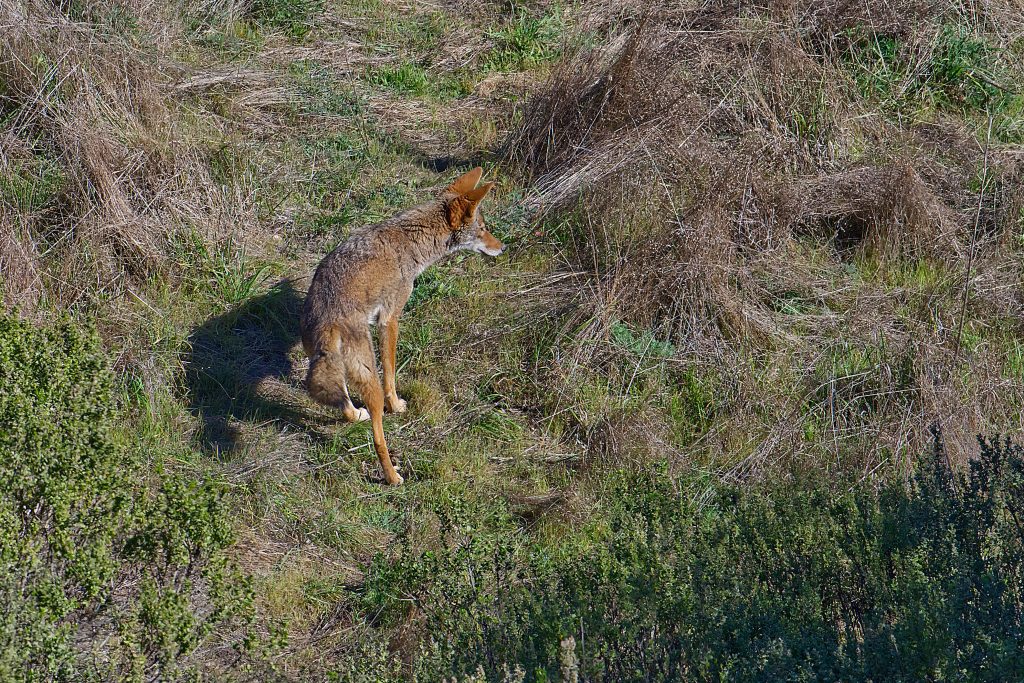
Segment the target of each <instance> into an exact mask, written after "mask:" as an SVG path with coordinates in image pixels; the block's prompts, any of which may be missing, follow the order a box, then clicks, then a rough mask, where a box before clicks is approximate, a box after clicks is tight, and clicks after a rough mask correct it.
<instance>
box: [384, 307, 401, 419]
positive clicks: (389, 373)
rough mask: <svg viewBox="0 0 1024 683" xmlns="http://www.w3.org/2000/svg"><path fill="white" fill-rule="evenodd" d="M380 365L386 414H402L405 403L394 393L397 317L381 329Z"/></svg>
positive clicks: (392, 317) (394, 316)
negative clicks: (382, 370)
mask: <svg viewBox="0 0 1024 683" xmlns="http://www.w3.org/2000/svg"><path fill="white" fill-rule="evenodd" d="M380 336H381V344H380V364H381V367H382V368H383V369H384V407H385V408H386V409H387V410H388V412H392V413H404V412H405V409H406V402H405V401H404V400H402V399H400V398H398V393H397V392H396V391H395V356H396V354H397V353H398V315H397V314H395V315H393V316H391V317H390V318H389V319H388V320H387V321H386V322H385V323H384V325H383V326H382V327H381V334H380Z"/></svg>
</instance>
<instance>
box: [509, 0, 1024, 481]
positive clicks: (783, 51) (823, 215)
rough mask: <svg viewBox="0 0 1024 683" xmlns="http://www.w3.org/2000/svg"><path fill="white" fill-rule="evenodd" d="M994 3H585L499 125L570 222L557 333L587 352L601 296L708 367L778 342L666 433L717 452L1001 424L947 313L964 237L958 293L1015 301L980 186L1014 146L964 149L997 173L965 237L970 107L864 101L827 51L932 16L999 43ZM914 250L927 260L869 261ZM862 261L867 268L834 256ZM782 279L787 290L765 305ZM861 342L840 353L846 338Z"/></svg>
mask: <svg viewBox="0 0 1024 683" xmlns="http://www.w3.org/2000/svg"><path fill="white" fill-rule="evenodd" d="M1011 5H1012V3H1006V4H1005V5H995V4H993V5H989V6H988V7H987V8H986V9H985V10H981V9H976V10H972V11H971V12H969V11H968V10H967V9H963V8H959V7H958V6H954V5H952V4H951V5H940V4H933V3H918V2H906V3H899V2H878V3H839V4H835V3H817V2H793V3H785V4H782V5H779V4H773V5H772V7H771V9H765V8H764V7H761V6H758V5H757V4H752V3H751V4H745V3H739V4H736V3H713V4H711V5H708V4H704V5H701V6H700V7H691V6H688V5H681V6H676V5H667V4H666V5H659V6H657V7H655V8H654V9H641V8H637V7H631V6H626V7H625V8H622V7H617V8H612V7H611V6H605V5H602V6H600V7H591V8H590V10H589V11H590V15H589V17H588V20H589V21H590V24H591V25H592V26H596V27H597V28H598V30H607V31H610V32H612V33H613V34H614V36H613V38H612V39H611V40H610V41H609V44H608V45H607V46H605V47H601V48H598V49H595V50H591V51H584V52H582V53H579V54H577V55H575V56H572V57H570V58H569V59H567V60H566V61H564V62H563V63H562V64H560V65H559V67H558V68H557V69H556V70H555V72H554V73H553V75H552V76H551V78H550V80H549V81H548V83H547V84H546V86H544V87H543V88H542V89H541V91H540V93H539V94H538V95H537V96H536V97H534V98H533V99H532V100H531V101H530V103H529V104H528V105H527V107H526V109H525V111H524V115H523V122H524V123H523V125H522V126H521V127H520V128H519V129H518V130H517V131H516V132H515V133H514V134H513V135H512V136H511V137H510V138H509V140H508V141H507V145H506V148H505V152H506V155H507V158H508V160H509V162H510V164H511V165H512V167H514V168H519V169H522V172H523V173H524V175H525V177H526V178H528V179H530V181H531V182H532V183H533V188H534V189H533V192H532V194H531V195H530V197H529V198H528V203H529V206H530V208H531V209H532V210H533V212H534V215H535V216H537V217H538V218H539V219H541V220H546V221H548V225H551V224H552V223H557V222H558V221H562V220H568V224H569V225H572V226H574V227H573V228H572V229H571V230H570V231H569V233H568V234H563V235H562V236H561V237H560V238H559V239H558V241H557V244H558V247H557V248H558V251H559V257H560V260H561V262H562V264H563V267H562V269H563V274H562V275H557V274H556V275H555V276H553V277H549V282H550V284H549V285H546V286H545V287H542V289H547V291H548V292H549V297H546V298H545V301H547V302H549V303H550V304H551V305H556V306H560V307H561V311H562V319H563V320H566V321H567V322H566V324H565V325H564V327H563V330H564V331H565V336H564V338H563V339H564V341H563V343H568V344H569V345H570V346H573V347H575V348H576V349H577V354H576V356H575V357H576V359H577V360H578V361H580V362H583V363H584V364H587V365H593V364H595V363H597V364H600V363H602V362H604V361H601V360H599V359H600V358H601V356H598V357H595V356H594V355H593V353H594V350H595V349H600V348H604V347H602V346H600V345H598V346H595V345H594V344H593V343H592V342H591V341H589V340H592V339H602V338H604V339H607V338H608V336H609V325H610V324H611V322H612V321H617V320H621V321H626V322H627V323H629V324H631V325H634V326H636V327H637V328H639V329H653V330H656V331H657V334H659V335H660V336H661V337H662V338H664V339H667V340H670V341H672V342H673V343H675V344H676V347H677V358H678V359H679V361H681V362H688V363H690V364H691V366H692V367H698V368H700V367H703V368H704V370H705V371H707V372H712V373H714V372H720V368H721V365H722V363H723V361H724V363H725V364H726V365H727V366H732V367H742V366H743V365H744V364H745V363H746V361H744V358H746V357H749V356H750V355H751V354H753V355H754V356H761V357H763V358H764V359H765V360H763V361H761V362H767V363H768V364H769V365H772V364H779V363H781V364H782V366H783V367H764V368H761V369H756V368H751V369H749V370H748V372H753V373H755V374H757V375H758V376H759V377H758V378H750V377H746V378H741V380H740V386H739V389H738V391H737V392H736V393H735V395H733V396H731V397H729V398H728V399H727V400H726V401H724V408H725V410H724V413H725V414H724V415H723V417H722V419H720V421H719V424H718V425H717V426H716V429H715V430H714V433H712V434H710V435H708V436H707V437H706V438H704V439H701V440H700V441H699V442H698V443H697V444H695V445H692V446H689V447H683V448H682V451H681V453H680V455H681V456H683V459H684V460H686V459H691V458H692V457H693V456H694V453H695V450H694V449H697V451H700V452H703V453H708V452H710V453H712V455H711V458H712V460H713V461H715V462H717V463H719V465H722V464H724V465H725V466H726V468H727V469H729V471H732V472H734V473H740V474H750V473H754V472H760V471H764V470H765V469H771V468H773V467H774V468H778V467H780V466H781V467H783V468H786V467H791V466H793V464H794V463H797V462H801V461H806V460H807V459H808V458H810V459H811V460H812V461H814V462H818V463H819V464H824V466H825V467H829V465H828V459H829V458H831V459H833V461H834V462H836V463H837V464H838V463H839V461H840V460H842V459H846V460H847V462H846V467H853V468H856V467H862V468H863V469H864V471H865V474H867V473H869V472H872V471H874V470H875V469H877V468H878V467H880V466H881V465H883V464H885V462H886V461H889V462H891V460H892V458H893V457H895V456H894V455H893V454H894V453H895V454H900V453H919V452H922V450H923V447H924V445H925V443H926V442H927V439H928V432H927V429H928V426H929V425H930V424H932V423H938V424H941V425H942V426H943V427H944V428H945V429H946V434H947V439H948V441H949V443H950V446H951V447H952V450H953V451H954V452H955V453H957V454H958V455H960V456H966V455H967V454H968V453H969V452H971V451H972V449H973V444H972V436H973V434H974V433H976V432H979V431H982V432H984V431H988V430H992V429H1007V428H1009V429H1011V430H1016V429H1021V428H1022V427H1024V424H1021V423H1020V415H1019V414H1018V413H1016V412H1014V411H1015V409H1013V408H1011V407H1010V406H1013V405H1021V399H1022V398H1024V394H1022V391H1021V387H1020V386H1019V383H1015V382H1013V381H1008V380H1006V379H1004V378H1003V377H1005V375H1002V374H1001V372H1002V371H1001V367H1002V363H1003V360H1002V358H1000V357H999V351H998V350H995V349H993V348H992V347H991V346H988V347H986V348H982V349H979V350H977V352H976V353H974V354H972V357H971V360H970V361H969V362H968V364H964V360H963V359H959V360H958V359H957V358H956V348H957V342H956V340H955V338H954V337H955V335H954V334H951V331H953V330H955V328H956V325H957V323H958V321H957V320H956V318H957V315H958V307H957V306H956V304H955V301H956V300H957V298H958V297H959V294H960V292H962V291H963V288H964V287H965V286H968V285H965V277H964V276H965V273H966V271H967V266H968V254H969V252H970V251H971V250H972V249H974V250H975V255H976V256H977V260H975V261H974V262H973V264H972V269H971V281H970V285H969V286H970V287H971V295H970V303H971V306H970V309H969V312H968V316H969V317H971V318H972V319H973V320H974V321H975V323H976V325H979V326H981V327H982V328H985V327H1000V326H1003V327H1005V326H1006V325H1010V326H1011V327H1012V328H1013V329H1018V330H1019V329H1020V326H1021V324H1022V321H1021V318H1020V314H1019V309H1017V312H1012V311H1013V307H1014V305H1015V304H1010V303H1009V302H1008V301H1007V300H1006V299H1005V297H1006V296H1007V295H1008V294H1009V292H1012V291H1016V290H1018V289H1019V284H1020V281H1021V270H1020V266H1019V261H1018V262H1016V265H1014V263H1013V261H1014V260H1013V259H1010V261H1007V259H1006V256H1005V254H1006V252H1005V245H1007V244H1008V243H1009V241H1012V240H1014V239H1016V238H1015V237H1014V236H1015V235H1016V233H1017V231H1019V220H1020V215H1019V208H1017V206H1018V202H1019V199H1017V198H1016V195H1015V193H1009V194H1007V193H1006V191H1005V189H1003V188H1004V187H1005V185H1006V183H1013V182H1014V179H1015V178H1017V175H1018V173H1019V170H1018V168H1017V167H1018V161H1017V155H1016V153H1015V152H1014V150H1013V149H1012V148H1011V147H1009V146H999V145H997V144H993V146H992V150H991V155H990V158H989V160H988V169H987V170H988V173H989V177H990V178H998V179H1000V180H999V182H997V183H993V186H994V187H995V188H997V189H996V190H995V191H993V190H992V189H991V188H989V187H988V186H987V187H986V192H988V193H989V194H988V196H987V197H984V198H983V206H984V208H985V210H984V211H983V212H982V214H981V216H980V225H979V230H978V233H979V235H978V239H977V240H976V241H972V233H973V232H974V230H973V226H974V224H975V220H976V218H978V215H977V208H978V201H979V197H978V188H977V187H976V185H977V183H976V179H977V178H978V177H980V175H981V173H982V171H983V168H982V166H983V158H984V156H985V155H984V144H983V142H984V139H985V135H986V131H985V130H984V127H982V128H981V130H980V131H977V130H975V131H974V132H970V131H968V129H967V128H966V126H965V122H964V121H963V120H962V119H960V118H958V117H957V116H956V115H947V114H943V113H939V112H931V113H930V114H928V115H926V116H919V117H917V119H916V120H915V119H903V118H896V119H892V118H887V117H885V116H884V115H883V114H882V113H881V112H879V111H878V109H877V105H876V104H875V103H874V102H872V101H870V100H867V99H865V98H864V97H863V96H862V95H861V93H860V92H859V91H858V89H857V87H856V85H855V84H854V82H853V81H852V78H851V76H850V70H849V69H848V68H844V64H843V59H846V57H845V56H844V55H845V54H847V53H846V52H844V51H846V50H849V49H850V40H851V38H850V33H849V31H850V30H853V29H856V28H858V27H862V26H864V25H869V26H871V27H872V28H873V30H875V31H876V32H877V33H879V34H889V35H892V36H894V37H896V38H900V39H903V40H904V41H905V42H907V43H908V44H909V45H910V47H908V48H905V49H906V50H907V51H908V53H909V54H911V57H910V59H911V61H912V62H914V63H924V62H925V60H926V59H927V58H928V57H929V56H930V54H931V52H930V51H931V50H934V49H935V48H934V43H935V40H936V36H937V35H938V32H939V31H940V28H939V27H940V24H941V22H943V21H952V20H962V21H969V22H972V23H973V24H974V25H977V26H979V30H985V27H987V29H988V30H989V31H990V35H992V34H994V35H996V36H1002V38H996V39H995V40H1002V41H1004V42H1003V44H1004V47H1006V46H1008V45H1009V42H1006V41H1007V40H1008V38H1007V37H1008V36H1014V35H1016V36H1019V35H1020V33H1019V31H1020V24H1019V21H1018V20H1017V19H1016V15H1015V14H1014V13H1013V11H1012V8H1011ZM622 24H624V25H625V26H626V27H627V28H625V29H624V30H619V31H617V32H616V31H615V30H614V28H613V27H615V26H616V25H622ZM910 26H914V27H915V28H914V31H913V32H912V33H911V32H910V31H909V28H908V27H910ZM993 27H994V28H993ZM915 60H916V61H915ZM901 87H903V88H904V90H906V88H907V87H908V86H901ZM908 96H909V95H908ZM979 137H980V138H981V142H979ZM566 217H567V218H566ZM808 245H811V250H810V251H808V249H807V246H808ZM999 245H1002V246H1003V248H1000V246H999ZM920 263H927V264H931V265H930V266H929V267H930V268H933V270H934V272H933V273H932V275H929V276H925V277H926V279H927V278H928V277H933V278H935V279H936V280H937V282H926V283H924V284H920V285H919V284H918V283H914V282H911V283H909V284H907V285H901V286H895V285H893V284H887V283H886V278H889V279H890V280H891V279H892V278H891V277H890V276H889V275H888V273H889V271H890V269H891V270H892V271H893V272H901V269H907V268H911V269H912V268H913V267H914V266H913V265H912V264H920ZM871 264H879V265H878V266H877V268H878V269H877V270H875V271H874V272H875V273H876V277H867V278H865V276H864V275H858V276H856V277H853V278H851V277H850V276H849V270H850V269H851V268H852V269H854V270H855V272H856V271H857V270H858V269H863V268H864V267H865V266H867V267H869V268H876V266H873V265H871ZM981 273H985V275H984V279H985V281H986V285H984V286H983V287H980V286H979V280H980V278H981V277H982V276H981ZM896 279H899V278H898V277H897V278H896ZM997 283H998V284H997ZM894 287H895V288H894ZM794 294H795V295H796V296H797V297H798V298H799V299H800V300H801V301H802V302H803V303H801V307H802V309H809V310H799V311H789V312H785V311H780V310H779V303H780V301H781V299H780V296H781V297H789V296H793V295H794ZM1009 296H1010V298H1011V299H1017V298H1018V297H1016V296H1014V295H1009ZM539 308H541V309H543V308H544V306H540V307H539ZM854 347H856V348H858V349H861V351H851V350H850V349H851V348H854ZM877 349H882V351H877V357H875V356H872V357H871V359H863V358H860V359H859V360H857V361H856V362H853V363H852V365H853V366H856V367H855V368H852V369H850V370H849V372H850V373H852V374H850V376H846V375H845V374H844V373H845V372H846V367H847V365H848V361H849V358H847V356H848V354H850V353H854V355H856V354H857V353H861V352H862V351H863V352H866V353H868V354H869V356H871V354H874V353H876V351H875V350H877ZM865 350H866V351H865ZM709 358H713V360H708V359H709ZM837 358H838V359H839V360H837ZM843 358H846V360H842V359H843ZM836 363H838V365H835V364H836ZM785 366H789V367H785ZM833 366H834V367H833ZM766 377H767V378H768V379H767V381H766V382H765V381H764V380H765V378H766ZM822 378H824V379H825V381H824V383H822ZM787 387H792V389H787ZM801 387H802V388H801ZM997 397H998V398H997ZM809 416H816V417H814V418H813V419H812V418H811V417H809ZM812 422H813V423H814V424H813V425H812ZM822 425H824V429H825V431H826V432H827V433H826V434H821V433H820V430H821V429H822ZM810 429H814V430H817V431H818V432H819V433H815V434H814V436H813V437H807V436H806V434H807V433H809V432H807V431H806V430H810ZM648 431H649V432H652V433H654V434H655V436H652V437H651V439H650V441H651V443H652V444H653V447H652V449H651V450H653V451H655V452H659V451H660V452H661V453H664V452H665V451H666V448H665V446H664V444H663V443H661V442H660V438H659V437H657V436H656V433H657V430H656V429H653V430H652V429H648ZM677 448H678V447H677ZM668 450H669V451H671V450H675V449H672V448H669V449H668ZM716 452H718V453H729V452H733V453H736V454H739V456H740V457H739V460H738V461H737V460H736V458H729V457H725V458H722V457H721V456H716V455H714V453H716ZM707 457H708V456H704V459H706V458H707ZM858 462H859V463H860V464H858ZM897 465H898V466H897V467H896V470H897V471H902V472H905V471H906V466H907V463H898V464H897ZM839 466H840V467H841V468H843V465H839Z"/></svg>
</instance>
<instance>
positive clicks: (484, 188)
mask: <svg viewBox="0 0 1024 683" xmlns="http://www.w3.org/2000/svg"><path fill="white" fill-rule="evenodd" d="M492 187H494V181H493V180H492V181H491V182H489V183H484V184H483V185H481V186H480V187H478V188H476V189H475V190H470V191H469V192H464V193H463V194H462V196H463V197H465V198H466V199H468V200H469V204H470V207H471V209H475V208H476V205H477V204H479V203H480V200H482V199H483V198H484V197H486V196H487V193H488V192H490V191H491V188H492Z"/></svg>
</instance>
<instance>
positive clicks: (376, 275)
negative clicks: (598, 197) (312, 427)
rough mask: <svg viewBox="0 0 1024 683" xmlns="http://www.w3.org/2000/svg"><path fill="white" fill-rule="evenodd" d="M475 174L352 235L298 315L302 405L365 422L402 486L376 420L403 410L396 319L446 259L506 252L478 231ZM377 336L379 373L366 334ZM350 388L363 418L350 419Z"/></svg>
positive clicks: (323, 268)
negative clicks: (304, 359)
mask: <svg viewBox="0 0 1024 683" xmlns="http://www.w3.org/2000/svg"><path fill="white" fill-rule="evenodd" d="M481 175H483V169H481V168H480V167H477V168H474V169H473V170H472V171H469V172H467V173H465V174H464V175H462V176H460V177H459V178H458V179H456V180H455V182H453V183H452V184H451V185H449V186H448V187H447V188H445V190H444V191H443V192H442V193H441V194H440V195H439V196H438V197H437V199H434V200H433V201H430V202H427V203H426V204H422V205H420V206H417V207H414V208H412V209H409V210H407V211H403V212H402V213H400V214H398V215H396V216H394V217H392V218H390V219H388V220H386V221H383V222H381V223H377V224H375V225H370V226H367V227H365V228H362V229H360V230H358V231H356V232H354V233H353V234H352V235H351V237H349V238H348V239H347V240H346V241H345V242H343V243H342V244H341V245H340V246H338V248H337V249H335V250H334V251H332V252H331V253H330V254H328V255H327V256H326V257H325V258H324V260H323V261H321V262H320V265H319V266H318V267H317V269H316V274H314V275H313V282H312V283H311V284H310V286H309V293H308V294H307V295H306V302H305V304H304V306H303V308H302V318H301V321H300V329H301V331H302V346H303V348H304V349H305V351H306V355H307V356H309V358H310V364H309V374H307V375H306V387H307V389H308V390H309V393H310V396H312V397H313V399H315V400H316V401H319V402H320V403H324V404H327V405H334V406H339V407H340V408H341V412H342V414H343V415H344V416H345V419H346V420H348V421H349V422H358V421H361V420H372V421H373V446H374V449H375V450H376V451H377V457H378V458H380V466H381V468H382V469H383V470H384V478H385V479H386V480H387V482H388V483H389V484H392V485H397V484H401V483H402V481H403V479H402V477H401V475H399V474H398V472H396V471H395V467H394V464H393V463H392V462H391V456H390V454H389V453H388V447H387V443H385V441H384V422H383V411H384V410H385V409H386V410H388V411H390V412H395V413H401V412H403V411H404V410H405V405H406V404H405V401H404V400H402V399H400V398H399V397H398V394H397V393H395V349H396V348H397V345H398V317H399V316H400V315H401V314H402V308H403V307H404V306H405V302H406V301H408V300H409V295H410V294H411V293H412V287H413V281H414V280H415V279H416V276H417V275H419V274H420V273H422V272H423V271H424V270H426V269H427V268H428V267H430V266H431V265H432V264H433V263H434V262H435V261H437V260H438V259H440V258H441V257H442V256H445V255H446V254H450V253H452V252H454V251H458V250H460V249H471V250H473V251H478V252H481V253H484V254H487V255H489V256H497V255H498V254H500V253H501V252H502V250H504V248H505V245H504V244H502V243H501V241H500V240H498V239H497V238H496V237H494V235H492V234H491V233H489V232H488V231H487V228H485V227H484V217H483V215H482V214H481V213H480V212H479V211H478V210H477V207H478V206H479V205H480V202H481V200H482V199H483V198H484V196H485V195H486V194H487V193H488V191H490V189H491V188H492V187H493V186H494V183H493V182H489V183H484V184H483V185H481V186H479V187H477V183H478V182H479V181H480V176H481ZM374 324H376V325H378V326H379V327H380V364H381V367H382V369H383V371H384V386H383V388H382V387H381V384H380V380H379V379H378V378H377V367H376V362H375V360H374V355H373V342H372V340H371V339H370V325H374ZM349 387H351V388H352V389H354V390H355V391H356V393H358V394H359V396H360V398H362V400H363V403H364V404H365V405H366V408H359V409H357V408H356V407H355V406H353V405H352V400H351V399H350V398H349V394H348V391H349Z"/></svg>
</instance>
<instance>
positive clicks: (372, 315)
mask: <svg viewBox="0 0 1024 683" xmlns="http://www.w3.org/2000/svg"><path fill="white" fill-rule="evenodd" d="M378 322H380V306H377V307H375V308H374V309H373V310H371V311H370V312H369V313H368V314H367V315H366V323H367V324H368V325H376V324H377V323H378Z"/></svg>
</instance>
